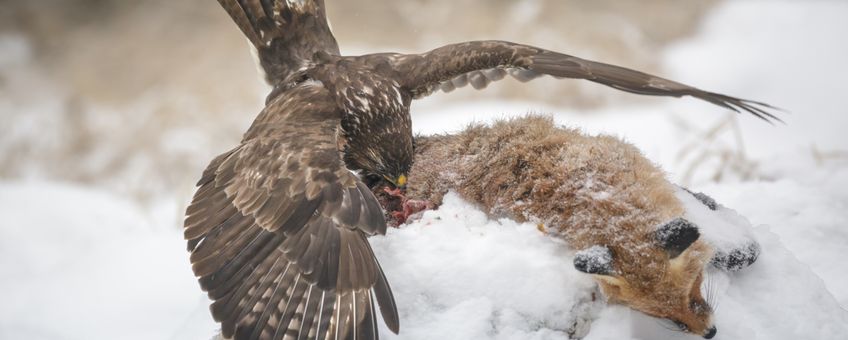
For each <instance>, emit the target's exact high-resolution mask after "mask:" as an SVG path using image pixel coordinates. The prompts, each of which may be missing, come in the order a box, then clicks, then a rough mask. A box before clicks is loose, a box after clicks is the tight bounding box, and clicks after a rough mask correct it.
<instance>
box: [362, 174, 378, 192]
mask: <svg viewBox="0 0 848 340" xmlns="http://www.w3.org/2000/svg"><path fill="white" fill-rule="evenodd" d="M382 181H383V179H382V178H380V176H377V175H366V176H365V178H363V179H362V182H364V183H365V185H366V186H368V187H369V188H371V189H374V188H375V187H376V186H378V185H380V184H381V183H382Z"/></svg>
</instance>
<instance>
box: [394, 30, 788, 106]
mask: <svg viewBox="0 0 848 340" xmlns="http://www.w3.org/2000/svg"><path fill="white" fill-rule="evenodd" d="M389 58H390V60H392V62H393V64H394V66H395V68H396V70H398V71H399V73H400V77H401V79H402V81H401V84H402V85H403V86H405V87H406V88H407V89H410V91H412V93H413V95H414V96H416V97H422V96H426V95H429V94H430V93H432V92H434V91H437V90H442V91H444V92H450V91H453V90H454V89H455V88H457V87H462V86H465V85H468V84H471V86H473V87H474V88H476V89H482V88H485V87H486V86H487V85H488V84H489V83H490V82H492V81H496V80H500V79H503V78H504V77H505V76H506V75H511V76H513V77H515V78H517V79H518V80H520V81H529V80H531V79H534V78H537V77H540V76H542V75H551V76H554V77H561V78H576V79H586V80H590V81H593V82H596V83H601V84H604V85H607V86H610V87H613V88H616V89H619V90H622V91H627V92H632V93H636V94H642V95H653V96H671V97H682V96H692V97H695V98H698V99H701V100H705V101H708V102H710V103H713V104H715V105H718V106H721V107H724V108H728V109H731V110H733V111H736V112H741V111H747V112H749V113H751V114H753V115H754V116H757V117H759V118H761V119H763V120H765V121H771V120H777V121H780V119H779V118H777V117H775V116H774V115H772V114H771V113H769V112H768V111H766V110H765V109H774V108H773V107H772V106H769V105H767V104H764V103H760V102H755V101H750V100H745V99H739V98H735V97H731V96H726V95H723V94H720V93H714V92H708V91H703V90H699V89H697V88H694V87H691V86H688V85H684V84H681V83H678V82H675V81H671V80H668V79H663V78H660V77H657V76H653V75H650V74H647V73H643V72H639V71H635V70H631V69H628V68H624V67H620V66H615V65H610V64H604V63H599V62H595V61H591V60H586V59H581V58H578V57H574V56H570V55H567V54H562V53H557V52H553V51H548V50H545V49H541V48H537V47H533V46H527V45H519V44H514V43H510V42H505V41H472V42H466V43H460V44H454V45H447V46H444V47H440V48H437V49H435V50H432V51H430V52H427V53H423V54H409V55H392V56H389Z"/></svg>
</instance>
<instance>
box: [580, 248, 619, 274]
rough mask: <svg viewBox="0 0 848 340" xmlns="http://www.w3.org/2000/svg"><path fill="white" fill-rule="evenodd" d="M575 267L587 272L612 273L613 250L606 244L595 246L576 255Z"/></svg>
mask: <svg viewBox="0 0 848 340" xmlns="http://www.w3.org/2000/svg"><path fill="white" fill-rule="evenodd" d="M574 268H575V269H577V270H579V271H581V272H584V273H586V274H596V275H612V273H613V272H614V270H613V268H612V251H611V250H610V249H609V248H607V247H604V246H593V247H590V248H587V249H583V250H581V251H578V252H577V254H575V255H574Z"/></svg>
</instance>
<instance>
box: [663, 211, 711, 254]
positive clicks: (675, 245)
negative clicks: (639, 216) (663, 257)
mask: <svg viewBox="0 0 848 340" xmlns="http://www.w3.org/2000/svg"><path fill="white" fill-rule="evenodd" d="M700 236H701V233H700V232H699V231H698V227H697V226H695V224H693V223H692V222H689V221H687V220H686V219H684V218H676V219H673V220H671V222H668V223H666V224H664V225H663V226H662V227H659V229H657V230H656V231H655V232H654V238H655V239H656V240H657V242H658V243H659V245H660V247H662V248H663V249H665V251H666V252H668V257H669V258H672V259H673V258H675V257H677V256H680V254H681V253H683V252H684V251H685V250H686V248H689V246H691V245H692V243H695V241H697V240H698V237H700Z"/></svg>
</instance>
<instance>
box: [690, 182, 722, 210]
mask: <svg viewBox="0 0 848 340" xmlns="http://www.w3.org/2000/svg"><path fill="white" fill-rule="evenodd" d="M681 188H683V187H681ZM683 190H686V192H688V193H690V194H692V196H695V198H696V199H698V201H701V203H703V204H704V205H706V206H707V208H710V210H718V203H717V202H716V200H714V199H713V198H712V197H710V196H709V195H707V194H705V193H703V192H694V191H692V190H689V189H687V188H683Z"/></svg>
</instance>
